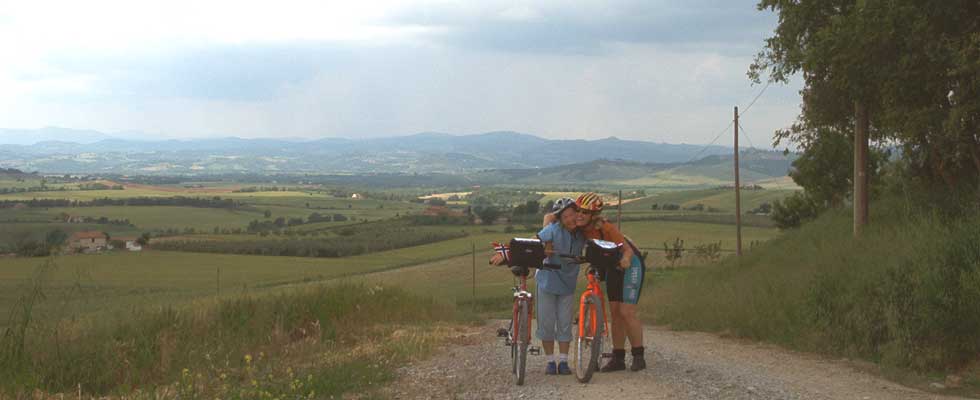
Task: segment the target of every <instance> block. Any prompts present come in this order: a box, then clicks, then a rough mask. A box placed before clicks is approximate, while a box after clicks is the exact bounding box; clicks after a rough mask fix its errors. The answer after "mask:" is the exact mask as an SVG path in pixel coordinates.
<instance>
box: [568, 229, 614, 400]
mask: <svg viewBox="0 0 980 400" xmlns="http://www.w3.org/2000/svg"><path fill="white" fill-rule="evenodd" d="M620 250H621V249H620V245H617V244H615V243H613V242H608V241H605V240H599V239H591V240H589V241H588V242H587V245H586V251H585V257H582V256H573V255H566V254H561V255H560V256H561V257H562V258H568V259H572V260H573V262H575V263H579V264H581V263H583V262H584V263H588V264H589V268H588V270H587V271H586V274H585V276H586V279H587V280H588V285H587V286H586V288H585V291H584V292H582V295H581V296H580V297H579V309H578V318H577V321H578V337H577V338H576V339H575V352H574V353H573V354H572V355H573V359H572V365H573V366H574V369H575V379H577V380H578V381H579V382H581V383H588V382H589V381H590V380H592V375H593V374H594V373H595V372H596V371H597V370H598V369H599V360H600V359H601V358H609V357H612V354H610V353H604V352H603V351H602V346H603V345H604V344H605V343H606V342H607V341H608V340H607V339H608V338H609V332H610V331H609V319H608V318H607V315H606V298H605V296H604V295H603V293H602V287H601V286H600V285H599V281H600V280H602V279H601V278H600V276H601V275H600V274H601V273H602V272H604V271H605V269H606V268H615V265H616V262H617V260H619V254H620ZM586 359H587V360H586Z"/></svg>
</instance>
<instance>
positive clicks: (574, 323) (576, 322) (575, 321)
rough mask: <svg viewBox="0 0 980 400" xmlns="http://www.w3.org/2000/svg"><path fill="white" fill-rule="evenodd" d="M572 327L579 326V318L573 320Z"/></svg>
mask: <svg viewBox="0 0 980 400" xmlns="http://www.w3.org/2000/svg"><path fill="white" fill-rule="evenodd" d="M572 325H578V317H575V319H573V320H572Z"/></svg>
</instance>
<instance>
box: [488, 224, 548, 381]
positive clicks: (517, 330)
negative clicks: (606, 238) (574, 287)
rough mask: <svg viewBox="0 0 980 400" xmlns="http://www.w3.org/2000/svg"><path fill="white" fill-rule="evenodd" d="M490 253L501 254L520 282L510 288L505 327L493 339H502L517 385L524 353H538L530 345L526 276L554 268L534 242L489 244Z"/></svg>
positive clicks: (523, 371) (531, 299)
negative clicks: (510, 308)
mask: <svg viewBox="0 0 980 400" xmlns="http://www.w3.org/2000/svg"><path fill="white" fill-rule="evenodd" d="M493 247H494V251H496V252H498V253H500V254H501V255H503V258H504V260H505V261H506V263H507V266H508V267H512V268H513V267H518V268H519V270H518V271H517V273H516V274H517V275H518V276H519V277H520V281H519V283H518V284H517V285H515V286H514V288H513V293H514V307H513V313H512V314H511V319H510V323H509V324H508V327H507V328H500V329H498V330H497V336H499V337H505V338H506V341H505V345H507V346H510V357H511V372H512V373H513V374H514V375H515V377H516V379H517V382H516V383H517V385H518V386H520V385H523V384H524V378H525V377H526V376H527V354H528V353H529V352H530V353H532V354H539V353H540V350H539V349H537V348H534V347H533V346H531V320H532V319H533V318H534V315H533V313H534V296H533V295H532V294H531V292H529V291H528V290H527V276H528V275H529V274H530V270H531V268H546V269H554V268H556V266H552V265H548V264H544V263H543V262H542V261H543V260H544V259H545V254H544V246H543V245H542V244H541V241H540V240H537V239H521V238H513V239H511V241H510V244H509V246H502V245H500V244H499V243H496V242H494V243H493Z"/></svg>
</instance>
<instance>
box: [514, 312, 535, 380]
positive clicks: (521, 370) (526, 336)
mask: <svg viewBox="0 0 980 400" xmlns="http://www.w3.org/2000/svg"><path fill="white" fill-rule="evenodd" d="M528 311H529V310H528V304H527V302H526V301H522V302H521V304H520V306H518V312H517V321H518V324H519V325H518V327H519V328H518V330H517V336H518V337H515V338H514V343H515V344H517V345H518V348H517V358H515V360H516V362H517V385H523V384H524V377H525V375H526V373H527V347H528V346H529V345H530V344H531V321H529V320H528Z"/></svg>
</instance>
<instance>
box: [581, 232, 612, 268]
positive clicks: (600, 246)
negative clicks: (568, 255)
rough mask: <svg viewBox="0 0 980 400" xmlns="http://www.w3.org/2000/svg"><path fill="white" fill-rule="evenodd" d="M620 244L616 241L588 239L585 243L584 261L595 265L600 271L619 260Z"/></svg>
mask: <svg viewBox="0 0 980 400" xmlns="http://www.w3.org/2000/svg"><path fill="white" fill-rule="evenodd" d="M619 257H620V246H619V245H617V244H616V243H613V242H610V241H606V240H599V239H590V240H589V241H588V243H586V245H585V261H587V262H588V263H589V264H592V265H593V266H595V267H597V268H598V269H599V270H600V271H602V270H604V269H605V268H607V267H613V266H615V265H616V263H618V262H619Z"/></svg>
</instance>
